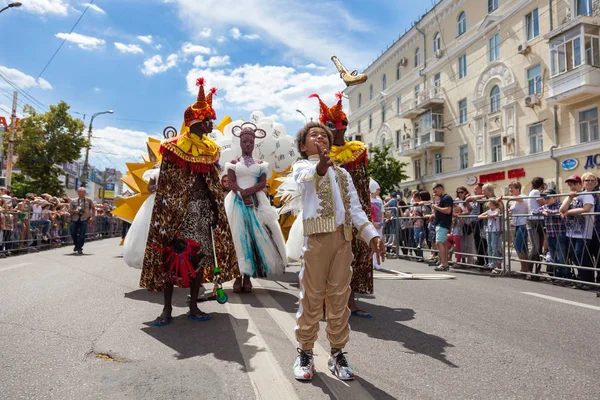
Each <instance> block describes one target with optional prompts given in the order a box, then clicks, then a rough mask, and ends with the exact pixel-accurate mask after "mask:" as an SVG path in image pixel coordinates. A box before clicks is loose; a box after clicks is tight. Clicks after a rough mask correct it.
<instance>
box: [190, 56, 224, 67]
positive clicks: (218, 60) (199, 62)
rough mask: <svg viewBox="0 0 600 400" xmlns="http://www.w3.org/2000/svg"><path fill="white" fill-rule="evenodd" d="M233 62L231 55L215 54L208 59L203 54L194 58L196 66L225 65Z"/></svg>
mask: <svg viewBox="0 0 600 400" xmlns="http://www.w3.org/2000/svg"><path fill="white" fill-rule="evenodd" d="M229 64H231V59H230V58H229V56H213V57H211V58H209V59H208V60H205V59H204V57H203V56H196V57H195V58H194V67H210V68H215V67H224V66H226V65H229Z"/></svg>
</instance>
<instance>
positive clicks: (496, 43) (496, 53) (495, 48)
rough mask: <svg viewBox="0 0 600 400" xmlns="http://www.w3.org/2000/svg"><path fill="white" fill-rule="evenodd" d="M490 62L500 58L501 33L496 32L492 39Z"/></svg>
mask: <svg viewBox="0 0 600 400" xmlns="http://www.w3.org/2000/svg"><path fill="white" fill-rule="evenodd" d="M489 52H490V62H494V61H496V60H497V59H499V58H500V35H499V34H498V33H496V34H495V35H494V36H492V37H491V39H490V48H489Z"/></svg>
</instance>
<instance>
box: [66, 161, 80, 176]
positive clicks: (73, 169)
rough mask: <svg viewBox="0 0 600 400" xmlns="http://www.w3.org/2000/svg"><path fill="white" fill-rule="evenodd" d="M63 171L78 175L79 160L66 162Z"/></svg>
mask: <svg viewBox="0 0 600 400" xmlns="http://www.w3.org/2000/svg"><path fill="white" fill-rule="evenodd" d="M63 171H65V172H66V173H69V174H71V175H73V176H77V175H79V163H78V162H71V163H65V164H63Z"/></svg>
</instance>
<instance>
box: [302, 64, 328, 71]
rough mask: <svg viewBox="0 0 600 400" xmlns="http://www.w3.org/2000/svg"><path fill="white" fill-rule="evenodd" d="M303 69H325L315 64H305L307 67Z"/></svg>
mask: <svg viewBox="0 0 600 400" xmlns="http://www.w3.org/2000/svg"><path fill="white" fill-rule="evenodd" d="M304 68H306V69H320V70H323V69H327V68H326V67H323V66H321V65H317V64H315V63H310V64H307V65H305V66H304Z"/></svg>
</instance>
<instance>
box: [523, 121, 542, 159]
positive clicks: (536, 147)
mask: <svg viewBox="0 0 600 400" xmlns="http://www.w3.org/2000/svg"><path fill="white" fill-rule="evenodd" d="M528 131H529V132H528V133H527V136H529V154H535V153H541V152H542V151H544V134H543V129H542V124H535V125H531V126H530V127H529V128H528Z"/></svg>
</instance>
